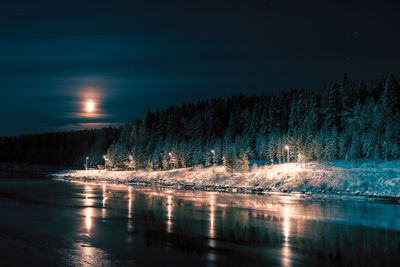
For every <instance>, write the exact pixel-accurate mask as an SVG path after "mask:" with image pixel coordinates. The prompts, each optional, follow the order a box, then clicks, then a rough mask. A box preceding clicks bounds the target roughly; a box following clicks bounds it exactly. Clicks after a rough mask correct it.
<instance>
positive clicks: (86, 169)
mask: <svg viewBox="0 0 400 267" xmlns="http://www.w3.org/2000/svg"><path fill="white" fill-rule="evenodd" d="M88 159H89V157H86V162H85V170H86V171H87V161H88Z"/></svg>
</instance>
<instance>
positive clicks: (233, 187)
mask: <svg viewBox="0 0 400 267" xmlns="http://www.w3.org/2000/svg"><path fill="white" fill-rule="evenodd" d="M52 177H53V178H57V179H66V180H80V181H98V182H112V183H133V184H150V183H157V184H161V185H164V186H176V187H181V188H187V189H200V190H222V191H231V192H301V193H311V194H336V195H362V196H376V197H395V198H400V161H392V162H383V163H379V164H374V165H373V167H371V164H370V163H364V164H358V165H355V164H353V163H349V162H343V161H338V162H335V163H332V164H329V165H327V164H317V163H308V164H307V166H304V165H303V166H301V165H300V164H296V163H289V164H280V165H273V166H269V165H268V166H261V167H255V168H252V169H251V171H249V172H243V173H242V172H234V173H229V172H227V171H226V170H225V168H224V167H223V166H214V167H208V168H201V167H195V168H186V169H175V170H170V171H152V172H144V171H105V170H88V171H84V170H64V171H61V172H58V173H55V174H52Z"/></svg>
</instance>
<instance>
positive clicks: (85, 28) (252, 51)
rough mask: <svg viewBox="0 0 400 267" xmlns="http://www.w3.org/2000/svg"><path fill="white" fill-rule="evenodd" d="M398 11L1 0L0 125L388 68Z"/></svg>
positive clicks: (362, 0) (31, 127)
mask: <svg viewBox="0 0 400 267" xmlns="http://www.w3.org/2000/svg"><path fill="white" fill-rule="evenodd" d="M396 2H397V3H396ZM399 14H400V3H399V1H385V0H380V1H378V0H377V1H370V0H359V1H324V0H315V1H314V0H312V1H299V0H286V1H284V0H281V1H275V0H274V1H258V0H253V1H244V0H243V1H236V0H230V1H220V0H213V1H207V0H202V1H190V0H185V1H175V0H168V1H166V0H164V1H150V0H146V1H134V0H131V1H118V0H114V1H110V0H108V1H99V0H97V1H85V0H80V1H54V0H53V1H18V0H14V1H9V2H8V1H1V6H0V70H1V71H0V92H1V97H0V119H1V128H0V135H19V134H25V133H37V132H48V131H63V130H70V129H83V128H86V127H89V128H91V127H101V126H106V125H118V124H119V123H122V122H125V121H129V120H133V119H136V118H142V117H143V116H144V115H145V112H146V111H147V109H149V108H151V109H155V108H164V107H166V106H169V105H171V104H181V103H183V102H188V101H197V100H199V99H204V98H209V97H214V96H228V95H232V94H234V93H239V92H242V93H246V94H253V93H261V92H264V93H271V92H279V91H281V90H286V89H292V88H300V87H306V88H322V87H323V86H324V85H326V84H327V83H328V82H330V81H337V80H339V79H340V78H341V77H342V75H343V73H344V72H348V73H349V75H350V77H351V78H352V79H354V80H355V81H357V82H359V81H361V80H362V79H364V80H366V81H367V82H369V81H373V80H374V79H376V78H379V77H380V76H382V75H384V74H387V73H393V74H395V75H396V77H398V75H399V72H400V67H399V63H400V15H399ZM89 102H90V103H91V104H90V105H91V106H88V103H89Z"/></svg>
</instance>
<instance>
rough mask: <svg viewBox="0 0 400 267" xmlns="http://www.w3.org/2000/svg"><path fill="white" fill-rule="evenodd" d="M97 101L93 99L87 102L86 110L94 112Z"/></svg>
mask: <svg viewBox="0 0 400 267" xmlns="http://www.w3.org/2000/svg"><path fill="white" fill-rule="evenodd" d="M95 108H96V107H95V103H94V102H93V101H92V100H89V101H87V102H86V111H87V112H89V113H92V112H94V110H95Z"/></svg>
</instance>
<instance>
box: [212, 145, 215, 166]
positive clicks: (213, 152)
mask: <svg viewBox="0 0 400 267" xmlns="http://www.w3.org/2000/svg"><path fill="white" fill-rule="evenodd" d="M211 153H212V155H213V165H215V151H214V149H213V150H211Z"/></svg>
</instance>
